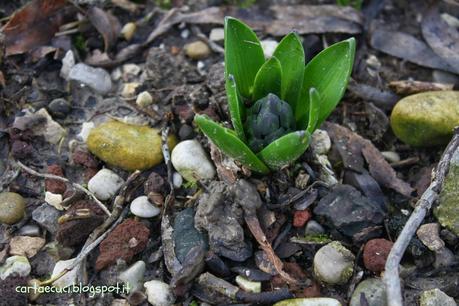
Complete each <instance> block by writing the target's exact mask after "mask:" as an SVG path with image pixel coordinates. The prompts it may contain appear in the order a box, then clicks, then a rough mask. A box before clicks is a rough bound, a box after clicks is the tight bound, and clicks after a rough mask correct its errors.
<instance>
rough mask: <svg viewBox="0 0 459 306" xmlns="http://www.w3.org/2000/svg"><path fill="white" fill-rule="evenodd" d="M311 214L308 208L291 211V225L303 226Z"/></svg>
mask: <svg viewBox="0 0 459 306" xmlns="http://www.w3.org/2000/svg"><path fill="white" fill-rule="evenodd" d="M311 217H312V215H311V212H310V211H309V210H308V209H305V210H297V211H295V212H294V213H293V226H294V227H303V226H304V225H305V224H306V222H308V221H309V219H311Z"/></svg>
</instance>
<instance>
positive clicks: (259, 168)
mask: <svg viewBox="0 0 459 306" xmlns="http://www.w3.org/2000/svg"><path fill="white" fill-rule="evenodd" d="M194 120H195V122H196V124H197V125H198V126H199V128H200V129H201V131H203V132H204V134H206V136H207V137H209V138H210V140H211V141H212V142H213V143H214V144H215V145H216V146H217V147H219V148H220V150H222V151H223V152H224V153H225V154H226V155H228V156H229V157H231V158H233V159H235V160H237V161H239V162H240V163H242V164H243V165H245V166H247V167H249V168H250V169H252V170H253V171H256V172H259V173H263V174H266V173H268V172H269V169H268V167H266V165H265V164H264V163H263V162H262V161H261V160H260V159H259V158H258V157H257V156H256V155H255V153H253V152H252V151H251V150H250V149H249V147H247V145H246V144H245V143H244V142H242V140H240V139H239V138H238V137H237V136H236V133H235V132H234V131H233V130H230V129H227V128H225V127H223V126H221V125H220V124H218V123H216V122H214V121H212V120H211V119H209V117H207V116H206V115H196V116H195V117H194Z"/></svg>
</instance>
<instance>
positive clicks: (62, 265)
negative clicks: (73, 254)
mask: <svg viewBox="0 0 459 306" xmlns="http://www.w3.org/2000/svg"><path fill="white" fill-rule="evenodd" d="M74 261H75V258H72V259H68V260H59V261H58V262H56V265H55V266H54V269H53V273H52V274H51V278H53V277H56V276H58V275H59V274H60V273H61V272H62V271H64V270H65V269H68V268H70V267H71V266H72V265H73V262H74ZM77 276H78V269H72V270H70V271H68V272H67V273H65V275H64V276H62V277H61V278H59V279H58V280H56V281H55V282H54V283H53V285H54V286H56V287H58V288H65V287H67V286H71V285H73V284H76V281H77Z"/></svg>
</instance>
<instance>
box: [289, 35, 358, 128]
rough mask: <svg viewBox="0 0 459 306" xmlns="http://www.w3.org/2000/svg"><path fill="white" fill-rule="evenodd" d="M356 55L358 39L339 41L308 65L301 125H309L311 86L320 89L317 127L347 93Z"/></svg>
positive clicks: (297, 114) (299, 114) (299, 111)
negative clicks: (356, 41)
mask: <svg viewBox="0 0 459 306" xmlns="http://www.w3.org/2000/svg"><path fill="white" fill-rule="evenodd" d="M354 55H355V39H354V38H350V39H347V40H344V41H341V42H338V43H336V44H334V45H332V46H330V47H328V48H327V49H325V50H323V51H322V52H320V53H319V54H317V55H316V56H315V57H314V58H313V59H312V60H311V61H310V62H309V63H308V64H307V65H306V68H305V69H304V82H303V88H302V93H301V97H300V101H299V102H300V103H301V104H302V106H301V107H298V109H297V110H296V112H295V118H296V120H297V126H298V127H300V128H306V127H307V120H304V118H305V117H307V114H308V113H309V105H310V101H309V89H310V88H311V87H314V88H316V89H317V90H318V91H319V92H320V113H319V118H318V120H317V124H316V127H319V126H320V125H321V124H322V122H324V121H325V119H326V118H327V117H328V116H329V115H330V113H331V112H332V111H333V109H335V107H336V105H337V104H338V102H339V101H340V100H341V98H342V97H343V95H344V92H345V90H346V86H347V83H348V81H349V76H350V75H351V72H352V65H353V63H354Z"/></svg>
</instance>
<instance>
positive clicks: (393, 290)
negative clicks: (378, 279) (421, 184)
mask: <svg viewBox="0 0 459 306" xmlns="http://www.w3.org/2000/svg"><path fill="white" fill-rule="evenodd" d="M458 148H459V127H456V129H455V130H454V136H453V139H451V141H450V143H449V144H448V146H447V147H446V149H445V151H444V153H443V156H442V157H441V159H440V162H439V163H438V166H437V169H436V171H435V176H434V179H433V181H432V183H431V184H430V186H429V188H427V190H426V191H425V192H424V194H423V195H422V197H421V198H420V199H419V201H418V202H417V203H416V208H415V209H414V210H413V212H412V213H411V216H410V218H409V219H408V221H407V222H406V224H405V226H404V227H403V230H402V232H401V233H400V235H399V236H398V238H397V240H396V241H395V243H394V246H393V247H392V249H391V251H390V253H389V256H388V257H387V261H386V267H385V268H386V269H385V270H386V271H385V273H384V283H385V285H386V294H387V302H388V306H403V300H402V290H401V287H400V277H399V270H398V269H399V264H400V261H401V259H402V257H403V254H404V253H405V250H406V248H407V246H408V244H409V242H410V241H411V238H412V237H413V235H414V233H415V232H416V230H417V228H418V227H419V225H420V224H421V222H422V220H424V217H425V216H426V214H427V212H428V211H429V210H430V208H431V206H432V204H433V203H434V202H435V201H436V200H437V198H438V194H439V192H440V190H441V187H442V184H443V181H444V179H445V176H446V174H447V172H448V170H449V164H450V161H451V157H452V156H453V154H454V152H455V151H456V150H457V149H458Z"/></svg>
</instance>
